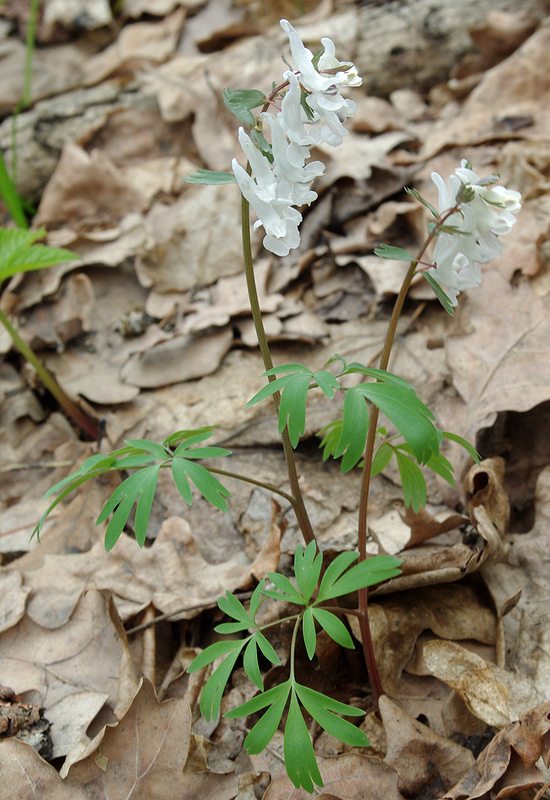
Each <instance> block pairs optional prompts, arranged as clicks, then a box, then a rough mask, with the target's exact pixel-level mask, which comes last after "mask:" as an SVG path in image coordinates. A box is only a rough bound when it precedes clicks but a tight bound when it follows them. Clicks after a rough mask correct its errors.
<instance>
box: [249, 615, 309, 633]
mask: <svg viewBox="0 0 550 800" xmlns="http://www.w3.org/2000/svg"><path fill="white" fill-rule="evenodd" d="M301 616H302V615H301V614H292V616H290V617H281V619H276V620H275V622H268V623H267V625H261V626H260V627H259V628H258V630H259V631H260V632H262V631H266V630H267V629H268V628H274V627H275V625H282V624H283V622H290V621H291V620H293V619H298V618H299V617H301Z"/></svg>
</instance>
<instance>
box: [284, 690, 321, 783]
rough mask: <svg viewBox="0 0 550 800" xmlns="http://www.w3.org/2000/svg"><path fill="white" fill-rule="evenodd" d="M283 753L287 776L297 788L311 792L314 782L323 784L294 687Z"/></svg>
mask: <svg viewBox="0 0 550 800" xmlns="http://www.w3.org/2000/svg"><path fill="white" fill-rule="evenodd" d="M284 754H285V767H286V771H287V774H288V777H289V778H290V780H291V781H292V783H293V784H294V786H296V788H297V789H300V788H301V789H305V790H306V792H312V791H313V787H314V785H315V784H317V785H318V786H323V779H322V778H321V773H320V772H319V767H318V766H317V761H316V760H315V753H314V751H313V745H312V744H311V739H310V736H309V732H308V729H307V726H306V723H305V721H304V718H303V716H302V712H301V711H300V706H299V705H298V700H297V699H296V694H295V691H294V688H293V689H292V693H291V696H290V705H289V709H288V717H287V720H286V725H285V738H284Z"/></svg>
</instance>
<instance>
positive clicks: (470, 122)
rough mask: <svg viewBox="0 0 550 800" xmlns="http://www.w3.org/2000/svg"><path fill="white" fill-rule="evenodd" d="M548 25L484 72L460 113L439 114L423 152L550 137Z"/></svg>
mask: <svg viewBox="0 0 550 800" xmlns="http://www.w3.org/2000/svg"><path fill="white" fill-rule="evenodd" d="M549 53H550V25H549V24H548V23H544V24H542V25H541V26H540V28H539V29H538V30H537V31H536V32H535V33H534V34H533V35H532V36H531V37H529V39H527V41H526V42H525V43H524V44H523V45H522V47H520V48H519V49H518V50H516V51H515V52H514V53H513V54H512V55H511V56H510V57H509V58H507V59H506V60H505V61H503V62H501V63H500V64H498V65H497V66H496V67H493V68H492V69H490V70H488V72H486V73H485V74H484V76H483V78H482V80H481V82H480V84H479V86H477V88H476V89H474V91H473V92H472V94H471V95H470V96H469V98H468V99H467V100H466V102H465V103H464V105H463V106H462V108H461V109H460V112H459V113H458V114H457V116H456V119H454V120H452V121H450V122H449V121H448V120H441V121H440V122H439V123H437V124H436V125H435V126H434V129H433V131H432V132H431V133H430V135H429V136H428V137H427V139H426V142H425V145H424V158H427V157H428V156H431V155H434V154H435V153H437V152H438V151H439V150H441V149H442V148H443V147H445V146H448V145H451V144H453V145H469V144H480V143H482V142H486V141H491V140H495V139H510V138H513V139H516V138H518V137H525V138H528V139H530V140H532V141H533V140H546V139H547V138H548V126H549V122H550V120H549V115H548V109H549V108H550V103H549V96H550V80H549V75H550V70H549V69H548V65H549Z"/></svg>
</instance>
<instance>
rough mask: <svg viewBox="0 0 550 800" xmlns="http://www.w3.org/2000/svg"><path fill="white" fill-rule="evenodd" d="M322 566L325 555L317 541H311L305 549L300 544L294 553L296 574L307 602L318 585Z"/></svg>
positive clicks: (299, 586)
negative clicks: (318, 547)
mask: <svg viewBox="0 0 550 800" xmlns="http://www.w3.org/2000/svg"><path fill="white" fill-rule="evenodd" d="M322 566H323V556H322V554H321V553H319V552H318V550H317V545H316V544H315V542H310V543H309V544H308V546H307V547H306V548H305V549H304V548H303V547H302V546H301V545H298V547H297V548H296V552H295V554H294V575H295V576H296V583H297V584H298V588H299V589H300V592H301V594H302V597H303V599H304V601H305V602H306V603H308V602H309V600H310V598H311V595H312V594H313V592H314V590H315V587H316V586H317V581H318V580H319V575H320V574H321V567H322Z"/></svg>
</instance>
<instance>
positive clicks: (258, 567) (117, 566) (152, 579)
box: [26, 517, 280, 627]
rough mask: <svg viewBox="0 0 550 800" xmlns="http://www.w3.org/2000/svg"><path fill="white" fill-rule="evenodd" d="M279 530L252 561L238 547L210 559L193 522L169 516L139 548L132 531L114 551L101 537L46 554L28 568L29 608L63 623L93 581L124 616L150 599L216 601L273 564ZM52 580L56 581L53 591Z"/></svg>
mask: <svg viewBox="0 0 550 800" xmlns="http://www.w3.org/2000/svg"><path fill="white" fill-rule="evenodd" d="M279 536H280V532H279V529H278V528H274V529H273V531H272V534H271V536H270V538H269V540H268V541H267V543H266V545H265V548H264V551H263V552H262V553H260V555H259V556H258V559H256V561H254V562H253V563H252V564H250V563H247V561H246V558H245V557H244V556H243V555H242V554H241V553H240V552H236V553H226V554H225V555H226V560H225V561H222V562H221V563H214V564H211V563H208V562H207V561H205V560H204V558H203V557H202V555H201V554H200V552H199V549H198V545H197V541H196V539H195V537H194V536H193V535H192V533H191V529H190V527H189V524H188V523H187V522H186V521H185V520H183V519H180V518H178V517H170V518H169V519H167V520H166V521H165V522H164V523H163V525H162V527H161V529H160V531H159V533H158V536H157V539H156V541H155V543H154V544H153V545H152V546H151V547H149V548H146V549H140V548H139V547H138V546H137V544H136V542H135V541H134V539H132V538H130V537H129V536H122V537H121V538H120V539H119V541H118V542H117V546H116V547H115V549H114V550H113V551H112V552H110V553H107V552H106V551H105V547H104V545H103V542H102V541H98V542H97V543H96V544H95V545H94V547H93V548H92V549H91V550H90V551H89V552H88V553H82V554H75V555H56V556H46V557H45V559H44V564H43V566H42V567H41V568H40V569H38V570H34V571H30V572H27V573H26V578H27V580H28V582H29V585H30V586H31V587H32V589H33V596H32V599H31V602H30V604H29V607H28V614H29V615H30V617H31V618H32V619H34V620H35V621H36V622H38V623H39V624H42V625H44V626H46V627H50V626H54V625H61V624H63V623H64V621H65V620H68V619H69V618H70V617H71V615H73V608H74V606H75V602H76V601H77V599H78V597H79V595H80V593H81V592H82V591H83V590H84V588H85V587H86V586H91V585H93V586H95V587H97V588H98V589H108V590H109V591H110V592H112V593H113V595H114V600H115V603H116V606H117V609H118V612H119V614H120V616H121V617H122V619H123V620H127V619H129V618H130V617H132V616H134V615H135V614H137V613H138V612H140V611H142V610H143V609H144V608H146V607H147V606H148V605H149V604H150V603H153V605H154V606H155V608H157V609H158V611H160V612H161V613H163V614H168V613H171V612H175V611H178V609H181V608H186V607H187V606H200V605H201V603H206V604H208V603H210V602H213V601H214V602H215V600H216V599H217V598H218V597H219V596H220V595H222V594H224V593H225V592H226V591H235V590H236V589H242V588H243V587H245V586H247V585H248V584H249V583H250V576H251V574H252V572H254V574H255V575H257V577H258V578H260V577H263V574H260V572H262V570H264V569H265V568H266V567H267V569H273V567H274V564H275V560H276V558H277V547H276V545H275V540H277V541H278V537H279ZM270 554H271V555H270ZM52 585H55V586H57V587H58V590H57V592H56V593H55V594H53V593H52V591H51V586H52ZM64 587H65V588H64ZM198 613H200V608H195V609H194V610H193V611H182V612H181V613H179V614H176V615H175V616H174V619H189V618H192V617H194V616H196V615H197V614H198ZM71 619H72V617H71Z"/></svg>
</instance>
